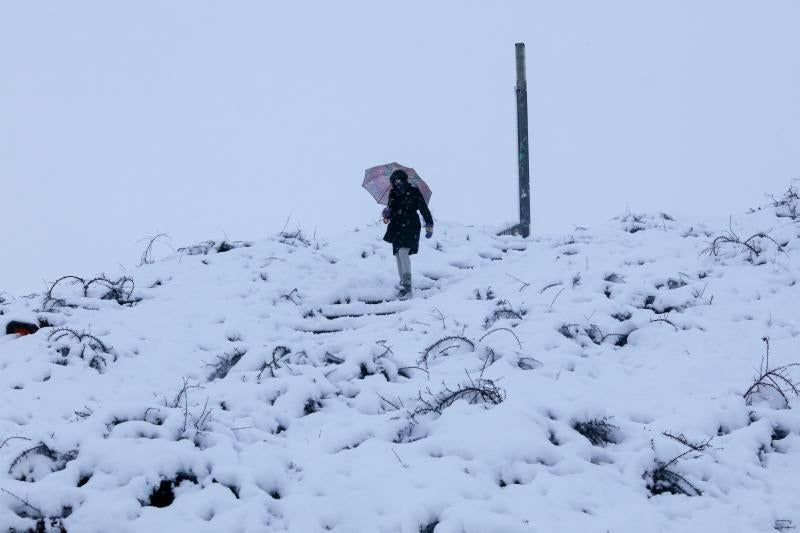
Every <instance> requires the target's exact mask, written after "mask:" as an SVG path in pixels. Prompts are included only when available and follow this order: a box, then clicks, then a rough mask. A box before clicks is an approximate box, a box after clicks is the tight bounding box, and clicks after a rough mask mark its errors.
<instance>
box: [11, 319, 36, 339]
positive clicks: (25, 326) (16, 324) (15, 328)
mask: <svg viewBox="0 0 800 533" xmlns="http://www.w3.org/2000/svg"><path fill="white" fill-rule="evenodd" d="M37 331H39V326H37V325H36V324H31V323H30V322H20V321H18V320H12V321H11V322H9V323H8V325H7V326H6V335H32V334H34V333H36V332H37Z"/></svg>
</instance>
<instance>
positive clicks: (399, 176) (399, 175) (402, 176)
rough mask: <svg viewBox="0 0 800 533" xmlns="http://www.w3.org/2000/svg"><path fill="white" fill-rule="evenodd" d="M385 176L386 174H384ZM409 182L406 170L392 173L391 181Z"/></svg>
mask: <svg viewBox="0 0 800 533" xmlns="http://www.w3.org/2000/svg"><path fill="white" fill-rule="evenodd" d="M384 176H385V174H384ZM398 180H399V181H408V174H406V171H405V170H402V169H397V170H395V171H394V172H392V175H391V176H389V181H398Z"/></svg>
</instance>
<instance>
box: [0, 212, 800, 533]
mask: <svg viewBox="0 0 800 533" xmlns="http://www.w3.org/2000/svg"><path fill="white" fill-rule="evenodd" d="M790 200H791V199H790ZM792 205H793V204H791V203H790V204H787V205H783V206H779V207H778V208H775V207H774V206H770V207H768V208H765V209H763V210H760V211H757V212H755V213H752V214H750V215H747V216H742V217H741V218H740V219H738V220H736V221H735V224H733V225H732V226H731V227H730V228H716V227H706V226H703V225H697V224H692V222H691V221H683V220H673V219H672V217H669V216H668V215H664V214H655V215H634V214H630V213H629V214H626V215H624V216H621V217H618V218H616V219H614V220H613V221H611V222H609V223H608V224H607V225H605V226H603V227H599V228H592V229H584V228H576V229H575V231H574V232H573V233H572V234H571V235H567V236H561V237H552V238H531V239H527V240H523V239H519V238H515V237H497V236H495V235H494V234H495V231H494V229H496V228H477V227H467V226H463V225H456V224H440V225H439V226H437V228H436V235H435V236H434V238H433V239H431V240H430V241H424V240H423V243H422V249H421V253H420V254H419V255H418V256H415V257H414V258H413V271H414V284H415V286H416V294H415V298H414V299H413V300H411V301H393V300H392V298H391V295H392V294H393V293H394V289H393V287H392V286H393V284H394V283H395V278H396V273H395V270H394V261H393V258H392V257H391V250H390V247H389V246H388V245H387V244H385V243H383V242H382V241H381V240H380V237H381V236H382V231H383V226H382V225H379V224H378V225H370V226H368V227H364V228H361V229H359V230H357V231H353V232H350V233H347V234H344V235H341V236H340V237H339V238H338V239H337V240H336V241H334V242H328V243H323V242H316V241H315V240H314V239H313V238H310V237H308V236H304V235H303V234H302V233H299V232H298V233H292V234H282V235H279V236H276V237H274V238H270V239H267V240H265V241H262V242H254V243H243V242H239V243H224V245H223V244H222V243H206V244H205V245H200V246H196V247H189V248H186V249H182V250H181V251H179V253H175V254H173V255H171V256H170V257H168V258H163V259H159V260H157V261H155V262H153V263H152V264H145V265H144V266H141V267H138V268H135V269H133V270H132V271H131V272H130V274H129V277H123V278H118V277H117V276H113V277H106V278H103V279H99V280H92V279H89V278H82V279H78V278H76V277H70V278H65V279H62V280H60V281H59V282H58V283H55V284H54V285H53V287H52V288H51V291H50V293H49V294H46V295H39V296H37V297H36V298H30V299H26V298H19V299H16V300H15V299H13V298H11V297H9V296H7V295H6V296H4V302H3V304H2V305H0V311H1V312H2V313H3V315H2V316H0V321H2V320H5V321H8V320H11V319H16V320H31V321H38V322H39V323H40V324H41V325H43V326H45V327H43V328H42V329H41V330H39V331H38V332H37V333H35V334H33V335H28V336H24V337H18V336H16V335H7V336H4V337H0V491H1V492H0V530H2V531H6V530H9V531H28V530H31V531H63V530H66V531H69V532H70V533H76V532H77V533H84V532H148V533H151V532H153V531H170V532H179V531H187V532H192V533H201V532H215V533H216V532H267V531H270V532H271V531H292V532H316V531H335V532H340V533H346V532H370V533H372V532H387V533H388V532H403V533H418V532H424V533H430V532H435V533H462V532H463V533H478V532H492V533H494V532H541V533H553V532H561V531H563V532H579V531H580V532H612V533H623V532H630V533H648V532H667V531H675V532H692V531H698V532H699V531H702V532H717V531H719V532H726V533H732V532H756V531H774V530H781V529H789V528H792V527H796V526H797V525H798V524H800V499H798V494H799V493H800V491H798V474H800V416H798V414H797V412H796V410H794V409H791V408H790V407H794V408H797V407H798V404H799V402H798V399H797V397H796V396H795V395H794V394H793V391H792V390H791V386H792V385H793V384H794V383H796V380H800V369H796V368H794V367H791V366H787V365H791V364H792V363H794V362H795V361H800V352H799V351H798V347H799V343H798V334H800V318H798V317H800V298H798V296H800V286H798V284H797V280H798V279H800V269H799V268H798V259H799V258H800V225H798V223H797V222H796V221H795V220H794V219H793V218H791V217H790V216H787V215H792V214H794V212H793V211H790V208H791V206H792ZM776 215H781V216H776ZM759 233H763V234H762V235H757V234H759ZM751 235H754V237H752V239H750V240H748V238H749V237H750V236H751ZM717 237H719V238H717ZM737 240H738V241H739V242H738V243H737V242H735V241H737ZM157 259H158V258H157ZM4 323H5V322H4ZM767 350H768V352H767ZM767 353H768V354H769V359H768V361H767V359H766V355H767ZM767 365H768V367H767ZM768 371H771V372H772V373H769V372H768ZM760 373H762V374H767V375H766V376H765V377H764V379H762V386H755V385H754V381H756V380H757V378H758V377H759V374H760ZM37 524H38V525H37ZM37 528H38V529H37Z"/></svg>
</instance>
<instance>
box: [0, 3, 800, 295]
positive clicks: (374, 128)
mask: <svg viewBox="0 0 800 533" xmlns="http://www.w3.org/2000/svg"><path fill="white" fill-rule="evenodd" d="M798 28H800V2H797V1H795V0H766V1H763V2H753V1H743V0H734V1H731V0H724V1H723V0H713V1H704V2H703V1H689V0H684V1H670V2H664V1H661V2H640V1H619V0H616V1H604V2H594V1H588V0H587V1H577V0H568V1H558V2H556V1H551V2H540V1H503V2H488V1H485V2H483V1H482V2H478V1H468V0H460V1H454V0H446V1H436V2H432V1H428V0H425V1H422V0H418V1H404V2H392V3H389V2H376V1H363V2H355V1H338V2H329V1H294V2H263V1H258V2H256V1H252V2H249V1H234V2H210V1H197V0H192V1H188V0H180V1H178V0H171V1H168V2H162V1H159V2H156V1H141V0H136V1H133V0H129V1H114V2H108V1H81V0H79V1H74V2H60V1H55V0H49V1H48V0H42V1H35V2H23V1H13V0H0V73H1V77H0V80H1V81H0V186H2V191H0V195H1V197H2V202H0V235H2V237H0V240H1V241H2V246H0V291H3V290H7V291H11V292H12V293H15V294H21V293H25V292H30V291H32V290H40V289H41V288H43V287H44V280H52V279H54V278H55V277H57V276H59V275H62V274H68V273H70V274H87V275H88V274H93V273H96V272H99V271H107V272H109V273H111V272H117V271H118V270H119V268H120V267H119V266H118V265H119V264H122V265H125V266H128V267H129V266H132V265H134V264H136V263H138V260H139V255H140V254H141V250H142V247H143V244H142V243H138V244H137V242H136V241H137V240H138V239H140V238H142V237H145V236H147V235H152V234H155V233H158V232H167V233H169V234H170V236H171V237H172V242H173V244H174V245H175V246H176V247H177V246H180V245H184V244H190V243H192V242H194V241H199V240H203V239H220V238H223V237H224V236H225V235H227V236H228V238H230V239H234V240H236V239H259V238H262V237H264V236H266V235H269V234H273V233H275V232H277V231H279V230H280V229H281V228H282V227H283V226H284V223H285V221H286V220H287V218H288V217H291V218H290V228H292V229H294V228H296V227H298V226H299V227H301V228H303V229H304V230H305V231H307V232H309V233H313V232H314V230H315V229H316V230H317V232H318V234H319V235H321V236H323V237H326V236H333V235H335V234H336V233H337V232H339V231H341V230H346V229H349V228H352V227H354V226H358V225H362V224H364V223H367V222H370V221H374V220H375V219H376V218H377V216H378V213H379V209H378V208H377V206H376V205H375V204H374V202H373V200H372V199H371V198H370V197H369V195H368V194H367V193H366V192H365V191H363V190H362V189H361V188H360V184H361V179H362V177H363V171H364V168H366V167H368V166H372V165H375V164H379V163H383V162H388V161H398V162H401V163H403V164H406V165H409V166H413V167H415V168H416V169H417V170H418V171H419V173H420V174H421V175H423V176H424V177H425V178H426V179H427V181H428V182H429V184H430V186H431V188H432V189H433V191H434V193H433V198H432V201H431V209H432V211H433V214H434V217H436V218H440V219H445V220H452V221H459V222H463V223H471V224H484V223H494V222H498V221H501V220H508V219H511V218H514V217H515V216H516V210H517V207H516V163H515V158H516V154H515V150H516V129H515V128H516V122H515V121H516V118H515V108H514V82H515V80H514V76H515V72H514V43H515V42H518V41H522V42H525V43H526V45H527V54H528V65H527V67H528V83H529V105H530V123H531V138H532V143H531V155H532V176H533V186H534V198H533V217H534V231H535V232H537V231H538V232H551V231H568V230H569V229H571V228H572V224H591V223H594V222H597V221H602V220H605V219H608V218H610V217H612V216H614V215H616V214H619V213H621V212H623V211H624V210H625V209H626V208H627V207H629V208H630V209H631V210H634V211H637V210H651V209H657V210H665V211H670V212H676V213H678V214H691V213H698V214H700V213H703V214H714V215H727V214H733V215H738V214H739V213H741V212H743V211H744V210H745V209H746V208H747V207H748V206H751V205H755V204H758V203H763V202H764V196H763V194H764V193H767V192H780V191H781V190H783V189H785V187H786V186H787V185H788V184H789V183H790V181H791V180H792V179H796V178H800V150H799V149H798V147H800V100H799V99H798V97H797V95H798V94H800V54H798V50H800V31H798ZM387 246H388V245H387ZM387 268H389V266H387Z"/></svg>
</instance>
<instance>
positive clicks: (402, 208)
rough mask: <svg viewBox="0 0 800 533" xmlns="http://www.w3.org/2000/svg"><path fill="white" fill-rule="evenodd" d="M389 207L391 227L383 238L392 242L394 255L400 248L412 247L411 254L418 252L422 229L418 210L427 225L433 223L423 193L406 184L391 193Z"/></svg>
mask: <svg viewBox="0 0 800 533" xmlns="http://www.w3.org/2000/svg"><path fill="white" fill-rule="evenodd" d="M388 207H389V209H391V210H392V216H391V217H390V218H389V227H388V228H386V235H384V236H383V240H384V241H386V242H390V243H392V253H393V254H394V255H397V250H398V249H400V248H410V249H411V250H410V251H409V254H415V253H417V252H418V251H419V234H420V231H421V230H422V226H421V225H420V223H419V215H417V211H419V212H420V213H422V218H424V219H425V224H426V225H429V226H432V225H433V217H432V216H431V211H430V209H428V204H426V203H425V198H423V197H422V193H421V192H419V189H417V188H416V187H413V186H411V185H406V184H404V185H402V186H401V187H399V188H398V189H393V190H392V192H391V193H390V194H389V205H388Z"/></svg>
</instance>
